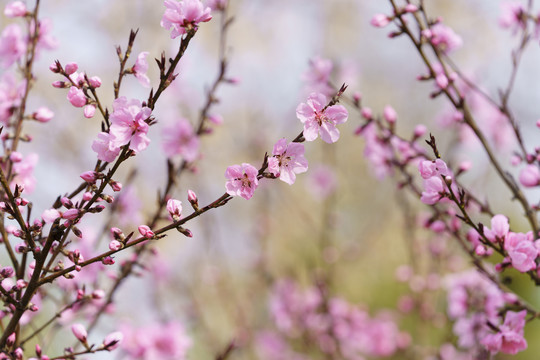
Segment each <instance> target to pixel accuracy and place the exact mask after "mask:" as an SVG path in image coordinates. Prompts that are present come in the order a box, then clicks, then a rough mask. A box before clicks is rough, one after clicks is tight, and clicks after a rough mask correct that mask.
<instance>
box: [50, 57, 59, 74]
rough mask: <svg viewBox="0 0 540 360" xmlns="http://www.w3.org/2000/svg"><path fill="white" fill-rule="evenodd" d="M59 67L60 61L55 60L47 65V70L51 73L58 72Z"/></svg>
mask: <svg viewBox="0 0 540 360" xmlns="http://www.w3.org/2000/svg"><path fill="white" fill-rule="evenodd" d="M61 67H62V66H61V65H60V62H59V61H58V60H56V61H55V62H53V63H52V64H51V65H49V70H51V71H52V72H53V73H59V72H60V68H61Z"/></svg>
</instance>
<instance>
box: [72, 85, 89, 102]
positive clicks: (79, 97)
mask: <svg viewBox="0 0 540 360" xmlns="http://www.w3.org/2000/svg"><path fill="white" fill-rule="evenodd" d="M67 99H68V100H69V102H70V103H71V105H73V106H75V107H83V106H84V105H86V102H87V99H86V95H84V92H83V91H82V89H79V88H78V87H76V86H71V87H70V88H69V91H68V94H67Z"/></svg>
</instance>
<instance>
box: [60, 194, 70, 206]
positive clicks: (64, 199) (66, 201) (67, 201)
mask: <svg viewBox="0 0 540 360" xmlns="http://www.w3.org/2000/svg"><path fill="white" fill-rule="evenodd" d="M60 202H61V203H62V205H64V207H65V208H67V209H70V208H72V207H73V202H72V201H71V199H70V198H68V197H66V196H63V197H62V198H61V199H60Z"/></svg>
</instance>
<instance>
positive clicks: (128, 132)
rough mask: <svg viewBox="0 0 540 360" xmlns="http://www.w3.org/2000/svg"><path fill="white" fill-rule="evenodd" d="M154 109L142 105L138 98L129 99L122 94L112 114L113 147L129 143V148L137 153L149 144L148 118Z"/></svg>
mask: <svg viewBox="0 0 540 360" xmlns="http://www.w3.org/2000/svg"><path fill="white" fill-rule="evenodd" d="M151 112H152V110H151V109H150V108H148V107H146V106H144V107H143V106H141V102H140V101H139V100H136V99H132V100H129V101H128V99H127V98H126V97H125V96H121V97H119V98H118V99H116V100H114V102H113V113H112V114H111V115H110V117H109V119H110V120H111V123H112V125H111V128H110V141H111V143H112V145H113V147H117V148H119V147H121V146H123V145H126V144H128V143H129V148H130V149H131V150H133V151H134V152H135V153H137V152H140V151H142V150H144V149H146V147H147V146H148V144H149V143H150V139H149V138H148V136H146V134H147V133H148V124H147V123H146V121H145V120H147V119H148V118H149V117H150V115H151Z"/></svg>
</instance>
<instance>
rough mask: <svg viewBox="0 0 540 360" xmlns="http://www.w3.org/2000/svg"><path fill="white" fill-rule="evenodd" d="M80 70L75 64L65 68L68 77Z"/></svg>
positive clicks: (69, 64) (72, 63)
mask: <svg viewBox="0 0 540 360" xmlns="http://www.w3.org/2000/svg"><path fill="white" fill-rule="evenodd" d="M78 69H79V65H77V63H74V62H71V63H67V64H66V65H65V66H64V71H65V72H66V74H68V75H71V74H73V73H75V72H76V71H77V70H78Z"/></svg>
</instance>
